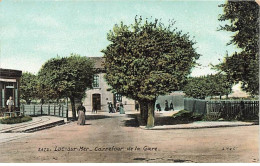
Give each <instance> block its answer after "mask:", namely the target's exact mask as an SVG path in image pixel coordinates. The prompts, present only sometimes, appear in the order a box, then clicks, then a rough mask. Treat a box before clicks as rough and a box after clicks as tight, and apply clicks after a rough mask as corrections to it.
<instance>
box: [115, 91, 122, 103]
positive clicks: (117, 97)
mask: <svg viewBox="0 0 260 166" xmlns="http://www.w3.org/2000/svg"><path fill="white" fill-rule="evenodd" d="M115 96H116V102H122V95H120V94H118V93H116V94H115Z"/></svg>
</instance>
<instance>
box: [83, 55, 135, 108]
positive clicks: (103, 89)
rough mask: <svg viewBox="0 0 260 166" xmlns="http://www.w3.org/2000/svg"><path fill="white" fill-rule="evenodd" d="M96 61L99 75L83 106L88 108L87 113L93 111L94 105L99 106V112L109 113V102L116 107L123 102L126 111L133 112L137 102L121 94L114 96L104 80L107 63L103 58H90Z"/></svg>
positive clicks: (87, 92) (95, 78)
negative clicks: (105, 63)
mask: <svg viewBox="0 0 260 166" xmlns="http://www.w3.org/2000/svg"><path fill="white" fill-rule="evenodd" d="M90 58H91V59H93V60H94V61H95V68H96V69H97V70H98V71H99V73H98V74H95V75H94V80H93V89H89V90H87V91H86V97H85V98H84V100H83V105H84V106H85V107H86V109H87V111H89V110H92V109H93V105H95V104H96V105H97V110H98V111H107V112H108V104H107V103H108V102H109V101H111V102H112V103H113V104H114V105H115V104H116V102H122V103H123V104H124V109H125V111H132V110H134V109H135V101H134V100H132V99H128V98H126V97H124V96H121V95H120V94H113V93H112V92H110V91H107V89H109V86H108V84H107V83H106V81H105V79H104V75H105V72H104V67H103V63H104V61H105V59H104V58H102V57H90Z"/></svg>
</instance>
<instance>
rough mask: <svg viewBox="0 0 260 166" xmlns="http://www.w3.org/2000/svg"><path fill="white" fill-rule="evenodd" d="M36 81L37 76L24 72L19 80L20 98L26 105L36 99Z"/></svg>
mask: <svg viewBox="0 0 260 166" xmlns="http://www.w3.org/2000/svg"><path fill="white" fill-rule="evenodd" d="M38 92H39V91H38V80H37V76H36V75H34V74H32V73H29V72H25V73H23V74H22V77H21V80H20V97H21V99H23V100H25V101H26V103H27V104H29V103H30V102H31V100H33V99H37V98H38Z"/></svg>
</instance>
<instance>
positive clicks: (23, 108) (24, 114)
mask: <svg viewBox="0 0 260 166" xmlns="http://www.w3.org/2000/svg"><path fill="white" fill-rule="evenodd" d="M23 115H25V114H24V104H23Z"/></svg>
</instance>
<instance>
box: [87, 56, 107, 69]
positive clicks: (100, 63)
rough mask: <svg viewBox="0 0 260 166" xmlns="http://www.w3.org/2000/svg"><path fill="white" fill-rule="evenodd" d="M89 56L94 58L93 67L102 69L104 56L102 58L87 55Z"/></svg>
mask: <svg viewBox="0 0 260 166" xmlns="http://www.w3.org/2000/svg"><path fill="white" fill-rule="evenodd" d="M89 58H90V59H92V60H94V62H95V66H94V68H96V69H104V63H105V58H103V57H89Z"/></svg>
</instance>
